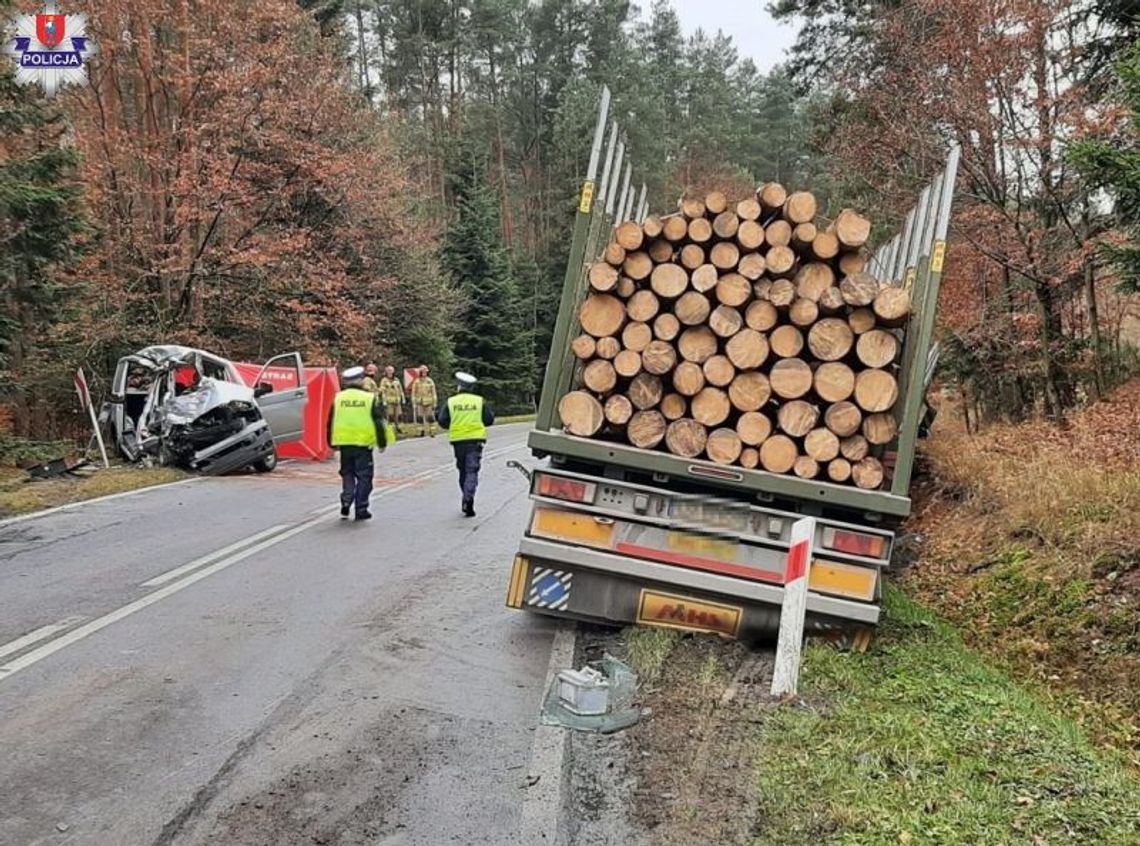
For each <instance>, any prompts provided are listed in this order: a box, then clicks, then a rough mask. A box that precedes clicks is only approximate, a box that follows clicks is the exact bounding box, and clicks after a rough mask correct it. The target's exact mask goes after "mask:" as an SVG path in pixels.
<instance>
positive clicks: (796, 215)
mask: <svg viewBox="0 0 1140 846" xmlns="http://www.w3.org/2000/svg"><path fill="white" fill-rule="evenodd" d="M815 212H816V201H815V194H813V193H811V192H810V191H796V192H795V193H794V194H790V195H789V196H788V199H787V201H786V202H785V203H784V220H786V221H788V222H790V223H811V222H812V220H813V219H814V218H815Z"/></svg>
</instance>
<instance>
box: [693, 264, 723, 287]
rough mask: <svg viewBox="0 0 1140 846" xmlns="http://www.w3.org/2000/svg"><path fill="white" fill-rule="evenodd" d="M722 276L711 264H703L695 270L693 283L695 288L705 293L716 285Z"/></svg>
mask: <svg viewBox="0 0 1140 846" xmlns="http://www.w3.org/2000/svg"><path fill="white" fill-rule="evenodd" d="M719 279H720V276H719V274H718V273H717V272H716V268H715V267H714V266H713V265H711V264H702V265H701V266H700V267H698V268H697V269H696V270H694V271H693V276H692V280H691V281H692V283H693V290H695V291H700V292H701V293H705V292H707V291H711V290H712V289H713V288H715V287H716V284H717V282H718V281H719Z"/></svg>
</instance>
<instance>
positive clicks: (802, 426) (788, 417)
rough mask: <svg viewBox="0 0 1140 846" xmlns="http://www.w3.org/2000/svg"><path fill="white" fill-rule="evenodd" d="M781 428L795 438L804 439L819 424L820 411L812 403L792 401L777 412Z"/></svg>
mask: <svg viewBox="0 0 1140 846" xmlns="http://www.w3.org/2000/svg"><path fill="white" fill-rule="evenodd" d="M776 421H777V422H778V423H779V424H780V428H781V429H782V430H783V431H784V432H785V433H786V434H788V435H791V436H792V437H793V438H802V437H803V436H804V435H806V434H807V433H808V432H810V431H811V430H812V429H814V428H815V427H816V424H817V423H818V422H819V409H818V408H816V407H815V406H814V405H812V404H811V403H810V402H804V401H803V400H792V401H791V402H786V403H784V404H783V405H781V406H780V410H779V411H777V412H776Z"/></svg>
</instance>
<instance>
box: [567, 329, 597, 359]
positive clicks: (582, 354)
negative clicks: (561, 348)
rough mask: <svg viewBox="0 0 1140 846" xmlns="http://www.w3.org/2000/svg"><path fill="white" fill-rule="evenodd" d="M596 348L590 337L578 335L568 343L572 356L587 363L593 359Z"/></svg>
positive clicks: (595, 343)
mask: <svg viewBox="0 0 1140 846" xmlns="http://www.w3.org/2000/svg"><path fill="white" fill-rule="evenodd" d="M597 348H598V342H597V341H595V340H594V337H593V336H592V335H579V336H578V337H577V338H575V339H574V340H573V341H571V342H570V349H571V351H573V353H574V355H575V356H577V357H578V358H580V359H582V360H583V361H588V360H589V359H591V358H593V357H594V351H595V350H596V349H597Z"/></svg>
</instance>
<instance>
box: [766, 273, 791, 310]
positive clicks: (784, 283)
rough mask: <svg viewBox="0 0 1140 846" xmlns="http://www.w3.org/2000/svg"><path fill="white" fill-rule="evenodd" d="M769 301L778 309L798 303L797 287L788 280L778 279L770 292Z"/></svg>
mask: <svg viewBox="0 0 1140 846" xmlns="http://www.w3.org/2000/svg"><path fill="white" fill-rule="evenodd" d="M768 301H769V302H770V303H772V305H774V306H775V307H776V308H787V307H788V306H790V305H791V304H792V303H794V302H795V301H796V286H795V283H794V282H790V281H788V280H787V279H778V280H776V281H775V282H773V283H772V287H771V288H770V289H769V290H768Z"/></svg>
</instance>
